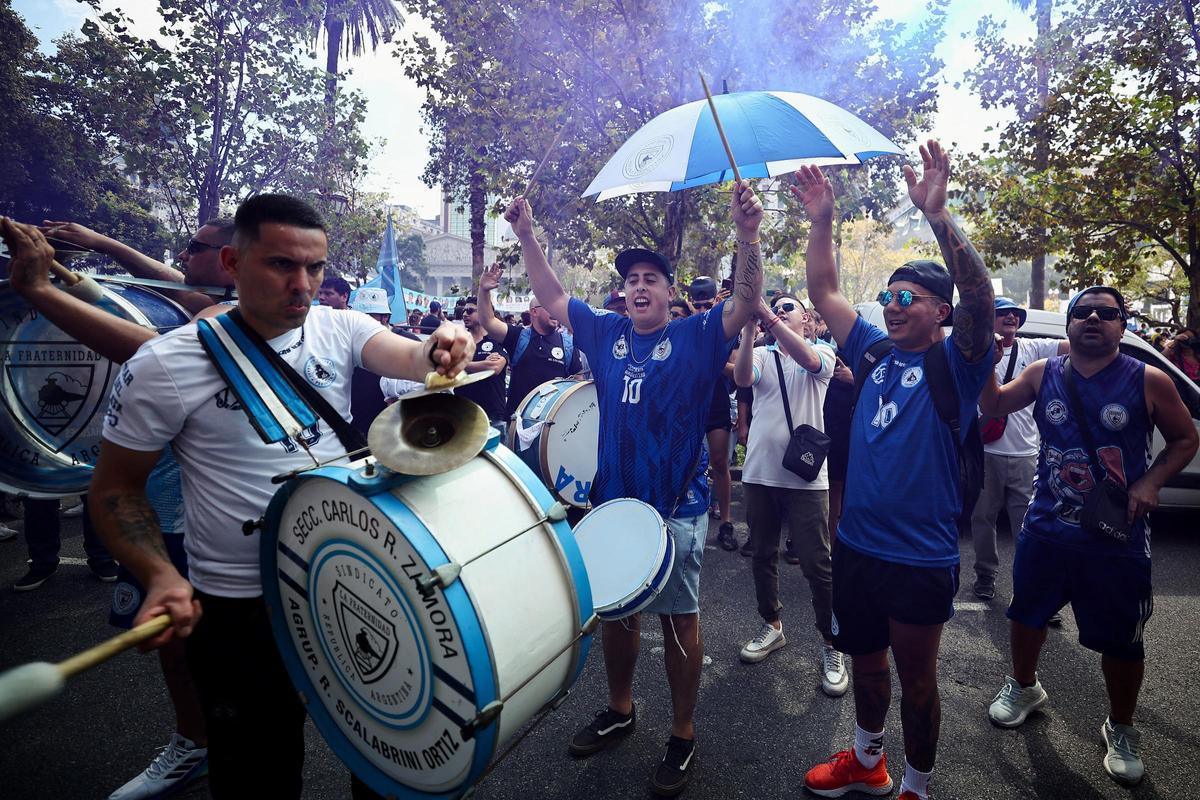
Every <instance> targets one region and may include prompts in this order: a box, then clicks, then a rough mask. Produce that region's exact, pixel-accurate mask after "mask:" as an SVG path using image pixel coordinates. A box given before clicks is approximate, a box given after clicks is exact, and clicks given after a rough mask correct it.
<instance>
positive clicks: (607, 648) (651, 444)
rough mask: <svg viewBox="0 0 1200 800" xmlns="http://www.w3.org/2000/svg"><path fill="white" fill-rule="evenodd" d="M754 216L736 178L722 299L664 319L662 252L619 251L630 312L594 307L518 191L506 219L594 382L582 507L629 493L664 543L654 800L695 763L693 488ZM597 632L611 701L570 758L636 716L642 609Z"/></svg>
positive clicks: (748, 279)
mask: <svg viewBox="0 0 1200 800" xmlns="http://www.w3.org/2000/svg"><path fill="white" fill-rule="evenodd" d="M762 213H763V211H762V204H761V203H760V202H759V200H758V198H757V197H755V195H754V192H753V191H751V189H750V187H749V184H747V183H744V182H743V183H741V184H739V185H738V186H736V188H735V191H734V192H733V199H732V202H731V215H732V219H733V223H734V226H735V229H736V236H737V242H738V244H737V256H736V266H735V287H734V292H733V296H732V297H731V298H729V299H728V300H726V301H724V302H723V303H720V304H718V305H717V306H716V307H715V308H713V309H712V310H710V311H706V312H704V313H703V314H693V315H692V316H690V317H686V318H684V319H677V320H673V321H672V320H671V318H670V315H669V313H668V306H669V303H670V301H671V299H672V298H673V297H674V296H675V285H674V271H673V269H672V267H671V264H670V262H669V261H668V260H667V259H666V258H664V257H663V256H662V255H660V254H658V253H655V252H652V251H650V250H643V249H641V248H633V249H629V250H625V251H623V252H621V253H620V254H618V255H617V259H616V267H617V271H618V272H619V273H620V274H621V277H622V278H624V280H625V285H624V289H625V300H626V307H627V309H628V314H629V316H628V317H623V316H621V315H619V314H614V313H612V312H609V311H604V310H600V309H593V308H591V307H589V306H588V305H587V304H585V303H583V302H582V301H580V300H576V299H571V298H569V297H568V295H567V294H566V292H564V291H563V288H562V286H561V285H560V284H559V282H558V278H557V277H556V276H555V275H554V272H553V271H552V270H551V269H550V265H549V264H548V263H547V261H546V256H545V254H544V253H543V252H542V249H541V246H540V245H539V244H538V242H537V239H536V238H534V235H533V216H532V214H531V212H530V209H529V205H528V203H527V202H526V201H525V199H524V198H520V197H519V198H517V199H516V200H515V201H513V203H512V205H510V206H509V208H508V211H507V212H506V213H505V219H507V220H508V222H509V223H510V224H511V225H512V226H513V232H514V233H515V234H516V235H517V238H518V239H519V240H520V241H521V250H522V255H523V257H524V261H525V271H526V274H528V275H529V282H530V284H531V286H532V287H533V291H534V294H535V295H536V296H537V299H538V301H539V302H540V303H542V304H543V305H545V307H546V309H547V310H548V311H549V312H550V313H551V314H552V315H553V316H554V317H555V318H556V319H561V320H568V322H569V324H570V326H571V329H572V330H573V332H574V341H575V343H576V344H577V345H578V347H579V349H580V350H582V351H583V352H584V353H585V354H586V355H587V358H588V363H589V364H590V365H591V368H592V376H593V378H594V380H595V381H596V395H597V401H598V405H599V407H600V441H599V449H598V451H597V469H596V479H595V481H594V483H593V484H592V495H591V499H592V502H593V503H596V504H599V503H603V502H606V501H608V500H613V499H616V498H621V497H632V498H636V499H639V500H642V501H644V502H646V503H649V504H650V505H652V506H654V508H655V509H656V510H657V511H658V513H659V514H660V515H662V518H663V520H665V521H666V524H667V528H668V535H670V536H672V537H673V538H674V542H675V563H674V564H673V565H672V568H671V575H670V577H669V578H668V580H667V583H666V586H665V587H664V589H663V591H662V592H661V593H660V594H659V596H658V597H657V598H656V599H655V600H654V601H653V602H652V603H651V604H650V605H649V606H647V607H646V608H645V609H644V610H645V611H647V612H649V613H657V614H658V615H659V618H660V621H661V623H662V627H663V634H664V639H665V642H666V647H665V649H664V657H665V660H666V667H667V680H668V683H669V684H670V687H671V706H672V710H673V720H672V725H671V736H670V739H669V740H668V742H667V748H666V755H665V757H664V758H663V760H662V762H661V763H660V764H659V765H658V766H657V767H656V769H655V771H654V774H653V776H652V778H651V782H650V787H651V789H652V790H653V791H654V792H655V793H657V794H660V795H675V794H678V793H679V792H681V791H683V789H684V787H685V786H686V785H687V782H688V778H689V776H690V774H691V771H692V768H693V767H694V766H695V763H696V759H695V730H694V727H693V712H694V710H695V707H696V699H697V695H698V693H699V688H700V665H701V662H702V660H703V658H704V645H703V642H702V640H701V638H700V617H699V587H700V583H699V582H700V564H701V559H702V557H703V555H704V540H705V535H706V533H707V529H708V514H707V495H706V493H704V492H703V491H696V487H695V486H694V485H691V484H690V482H691V481H692V479H693V477H694V476H695V474H696V472H697V465H698V464H699V462H700V459H701V458H702V450H701V448H702V444H703V440H704V423H705V420H706V418H707V413H708V407H709V401H710V399H711V397H712V391H713V383H714V381H715V380H716V379H717V377H718V376H719V375H720V374H721V371H722V370H723V369H724V367H725V363H726V361H727V360H728V358H729V353H730V352H731V351H732V349H733V344H734V341H735V340H736V338H737V335H738V332H739V331H740V330H741V328H742V326H743V325H744V324H745V323H746V321H747V320H748V319H750V317H751V315H752V314H753V313H754V311H755V309H756V308H757V306H758V302H759V297H760V296H761V294H762V268H761V255H760V253H759V246H758V227H759V223H760V222H761V220H762ZM714 457H720V458H724V457H725V454H724V453H722V454H720V455H719V456H714ZM689 488H690V489H691V490H692V491H687V490H688V489H689ZM602 635H603V640H604V666H605V670H606V673H607V676H608V695H609V697H608V706H607V707H605V708H604V709H603V710H601V711H600V712H599V713H598V714H597V715H596V718H595V719H594V720H593V721H592V722H591V723H589V724H588V725H586V726H585V727H584V728H583V729H582V730H580V731H579V732H578V733H576V734H575V736H574V737H573V738H572V739H571V742H570V746H569V751H570V752H571V754H572V755H575V756H577V757H583V756H588V755H591V754H593V753H596V752H599V751H600V750H602V749H604V748H605V747H607V746H609V745H610V744H612V743H613V742H615V741H618V740H620V739H622V738H623V737H624V736H626V735H628V734H629V733H632V732H633V729H634V726H635V724H636V717H635V710H634V706H633V673H634V667H635V665H636V663H637V655H638V645H639V641H640V623H639V617H638V616H637V615H634V616H631V617H626V618H625V619H622V620H620V621H618V622H606V623H605V624H604V628H603V634H602Z"/></svg>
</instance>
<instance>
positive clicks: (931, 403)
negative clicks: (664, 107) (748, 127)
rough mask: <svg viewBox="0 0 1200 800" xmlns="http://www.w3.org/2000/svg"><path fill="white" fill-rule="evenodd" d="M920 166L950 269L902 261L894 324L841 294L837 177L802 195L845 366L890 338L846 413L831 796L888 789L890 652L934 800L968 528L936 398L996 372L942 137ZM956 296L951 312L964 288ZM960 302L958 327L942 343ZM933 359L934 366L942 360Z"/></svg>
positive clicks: (914, 779) (983, 292) (911, 747)
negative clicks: (846, 684) (850, 710)
mask: <svg viewBox="0 0 1200 800" xmlns="http://www.w3.org/2000/svg"><path fill="white" fill-rule="evenodd" d="M921 157H922V161H923V162H924V164H923V174H922V175H921V176H920V179H919V180H918V176H917V174H916V172H915V171H914V170H913V168H912V167H908V166H906V167H905V168H904V176H905V180H906V181H907V182H908V195H909V199H910V200H911V201H912V203H913V205H914V206H915V207H916V208H918V209H920V210H921V211H922V212H923V213H924V214H925V219H926V220H927V221H928V222H929V226H930V228H932V230H933V233H934V236H936V237H937V241H938V244H939V245H940V246H941V250H942V256H943V257H944V258H945V260H946V264H947V266H948V267H949V272H947V269H946V267H943V266H941V265H940V264H937V263H935V262H932V261H915V262H909V263H908V264H905V265H903V266H901V267H900V268H899V269H897V270H896V271H895V272H894V273H892V276H891V278H890V279H889V280H888V286H887V290H886V291H884V292H881V293H880V297H879V302H880V303H882V304H883V305H884V320H885V322H886V325H887V332H886V333H885V332H884V331H882V330H880V329H878V328H876V327H874V326H872V325H869V324H868V323H867V322H865V321H864V320H862V319H861V318H859V317H858V316H857V315H856V314H855V313H854V309H853V308H851V307H850V304H849V302H847V300H846V298H845V296H844V295H842V294H841V292H840V291H839V289H838V277H837V268H836V266H835V261H834V254H833V214H834V198H833V188H832V186H831V185H830V183H829V180H828V179H827V178H825V176H824V175H823V174H822V173H821V171H820V170H819V169H817V168H814V167H804V168H803V169H802V170H801V172H800V173H798V176H797V177H798V178H799V185H798V187H797V188H796V189H795V190H793V191H795V193H796V194H797V195H798V196H799V197H800V199H801V201H802V202H803V203H804V207H805V210H806V211H807V212H808V215H809V218H810V219H811V220H812V228H811V232H810V233H809V242H808V254H807V259H808V262H807V270H808V293H809V297H811V298H812V301H813V305H814V306H815V307H816V309H817V311H818V312H819V313H820V314H821V316H822V317H824V319H825V322H826V324H827V325H828V326H829V330H830V331H831V332H832V333H833V336H834V338H835V339H836V340H837V342H838V346H839V347H840V348H841V349H842V350H843V351H844V352H845V353H846V357H847V359H848V361H847V365H848V366H849V367H850V368H851V369H852V370H854V371H855V372H856V374H857V372H858V370H859V362H860V361H861V360H862V358H863V357H864V354H866V353H867V352H868V350H870V349H871V348H873V347H874V346H875V345H876V344H877V343H880V342H883V341H884V340H885V339H889V340H890V341H891V345H892V348H891V350H890V352H889V353H888V354H887V355H885V356H883V357H882V358H880V359H879V361H878V363H877V364H876V365H875V366H874V367H869V368H868V369H867V370H866V374H865V375H863V376H862V378H863V381H862V390H861V393H860V395H859V398H858V403H857V405H856V406H855V409H854V412H853V416H852V417H851V420H850V454H849V467H848V469H847V477H846V490H845V500H844V504H843V509H842V517H841V520H840V521H839V523H838V532H837V541H836V544H835V546H834V548H833V558H832V560H833V618H832V621H831V623H832V624H831V628H832V633H833V645H834V647H836V648H837V649H838V650H840V651H841V652H843V653H846V654H848V655H850V656H851V671H852V673H853V675H854V681H853V687H854V704H855V711H856V720H855V721H856V723H857V725H856V730H855V739H854V746H853V747H852V748H850V749H847V750H843V751H841V752H839V753H836V754H834V755H833V757H832V758H831V759H830V760H829V761H828V762H827V763H824V764H819V765H817V766H815V767H813V768H812V769H811V770H809V772H808V774H807V775H806V776H805V779H804V783H805V787H806V788H807V789H808V790H809V791H811V792H813V793H814V794H818V795H820V796H823V797H840V796H841V795H843V794H845V793H846V792H849V791H854V790H857V791H864V792H868V793H870V794H876V795H882V794H887V793H888V792H890V791H891V788H892V779H891V777H890V776H889V774H888V769H887V759H886V758H885V757H884V753H883V740H884V720H885V719H886V717H887V712H888V708H889V706H890V705H891V672H890V669H889V664H888V660H889V659H888V650H889V649H890V650H891V651H892V654H893V655H894V656H895V662H896V673H897V675H898V676H899V678H900V686H901V690H902V692H903V701H902V703H901V707H900V720H901V722H902V724H903V727H904V753H905V768H904V780H903V782H902V783H901V785H900V795H899V800H925V798H927V797H928V796H929V795H928V792H929V781H930V776H931V773H932V771H933V765H934V760H935V757H936V753H937V742H938V735H939V724H940V720H941V704H940V700H939V697H938V688H937V655H938V648H939V645H940V642H941V634H942V626H943V625H944V624H945V623H946V622H947V621H948V620H949V619H950V617H951V616H952V615H953V613H954V594H955V592H956V591H957V590H958V528H957V520H958V518H959V517H960V515H961V513H962V509H963V501H962V487H961V486H960V478H959V461H958V459H959V448H960V447H964V441H965V435H966V434H969V433H970V431H971V429H970V428H969V427H968V426H967V425H966V424H963V425H962V426H961V428H960V436H959V439H958V441H956V440H955V438H954V435H953V433H952V432H951V428H950V426H949V425H948V424H947V423H945V422H943V421H942V419H941V417H940V415H939V413H938V411H937V409H936V406H935V393H934V392H935V390H934V388H933V387H932V386H931V381H932V380H934V378H933V377H932V376H933V375H935V374H937V375H938V376H939V378H938V379H937V380H939V388H940V389H941V390H942V391H946V390H947V388H948V387H946V385H945V383H941V381H945V382H946V383H949V382H950V381H951V380H952V381H953V384H954V387H953V388H954V390H955V392H954V393H955V394H956V395H957V400H958V403H957V406H958V409H957V410H958V415H957V416H958V419H959V420H972V419H974V417H975V413H976V412H975V402H976V400H977V399H978V397H979V391H980V389H981V388H982V386H983V382H984V380H986V378H987V376H988V374H990V372H991V370H992V359H991V358H990V356H991V350H992V333H993V328H994V323H995V315H994V314H993V295H992V287H991V282H990V280H989V278H988V273H987V269H986V268H985V267H984V265H983V260H982V259H981V258H980V257H979V254H978V253H977V252H976V251H975V248H974V247H972V246H971V243H970V242H969V241H968V240H967V237H966V236H965V235H964V234H963V232H962V231H961V230H960V229H959V227H958V225H957V223H956V222H955V221H954V219H953V218H952V217H951V216H950V213H949V212H948V211H947V209H946V182H947V180H948V178H949V175H950V160H949V157H948V156H947V154H946V153H945V152H944V151H943V150H942V148H941V147H940V146H939V145H938V143H937V142H934V141H930V142H929V143H928V144H927V145H924V146H922V147H921ZM956 287H957V289H958V293H959V304H958V306H957V307H955V308H953V309H952V308H951V303H952V296H953V292H954V289H955V288H956ZM952 310H953V320H954V333H953V334H952V335H951V336H949V337H945V338H943V337H942V335H941V327H942V326H943V325H946V324H949V322H950V315H951V311H952ZM934 359H937V362H936V363H934Z"/></svg>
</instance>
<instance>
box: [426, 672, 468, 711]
mask: <svg viewBox="0 0 1200 800" xmlns="http://www.w3.org/2000/svg"><path fill="white" fill-rule="evenodd" d="M433 675H434V677H436V678H437V679H438V680H440V681H441V682H442V683H444V684H446V685H447V686H449V687H450V688H451V689H453V690H454V691H456V692H458V693H459V694H460V695H462V696H463V699H464V700H466V701H468V702H469V703H471V704H472V705H474V704H475V693H474V692H472V691H471V690H470V689H468V688H467V687H466V686H463V685H462V684H461V683H459V681H458V679H457V678H455V677H454V676H453V675H451V674H450V673H449V672H446V670H444V669H442V668H441V667H439V666H438V665H437V664H434V665H433Z"/></svg>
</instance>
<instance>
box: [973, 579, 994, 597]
mask: <svg viewBox="0 0 1200 800" xmlns="http://www.w3.org/2000/svg"><path fill="white" fill-rule="evenodd" d="M975 596H976V597H978V598H979V599H980V600H991V599H992V598H993V597H995V596H996V586H995V584H992V583H987V582H985V581H975Z"/></svg>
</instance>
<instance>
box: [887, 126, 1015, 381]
mask: <svg viewBox="0 0 1200 800" xmlns="http://www.w3.org/2000/svg"><path fill="white" fill-rule="evenodd" d="M921 162H922V168H923V170H924V171H923V173H922V175H921V178H920V180H918V179H917V173H916V171H915V170H913V168H912V167H910V166H908V165H907V164H905V165H904V180H905V182H906V183H908V197H909V199H910V200H912V203H913V205H914V206H916V207H917V208H919V209H920V210H921V211H922V212H923V213H924V214H925V219H927V220H928V221H929V227H930V228H932V229H933V235H934V236H936V237H937V241H938V245H939V246H940V247H941V249H942V258H943V259H945V261H946V269H948V270H950V277H951V278H953V279H954V286H955V287H956V288H957V289H958V305H957V306H955V307H954V336H953V337H952V338H953V339H954V344H955V345H956V346H957V347H958V351H959V352H960V353H962V355H963V358H965V359H966V360H967V361H972V362H973V361H978V360H979V359H980V358H983V357H984V356H985V355H986V354H987V352H988V349H989V348H990V347H991V346H992V333H993V332H994V331H995V329H996V310H995V304H994V299H995V296H994V293H993V291H992V281H991V278H990V277H989V276H988V271H987V267H985V266H984V265H983V259H982V258H980V256H979V253H978V252H977V251H976V250H975V248H974V247H973V246H972V245H971V241H970V240H969V239H968V238H967V235H966V234H965V233H963V232H962V229H961V228H959V227H958V225H957V224H956V223H955V222H954V219H953V218H952V217H951V216H950V212H949V211H947V210H946V182H947V181H948V180H949V179H950V157H949V155H947V153H946V151H944V150H943V149H942V146H941V145H940V144H938V143H937V142H936V141H934V140H933V139H930V140H929V142H928V143H927V144H924V145H921Z"/></svg>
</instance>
